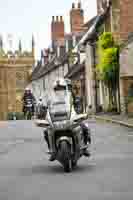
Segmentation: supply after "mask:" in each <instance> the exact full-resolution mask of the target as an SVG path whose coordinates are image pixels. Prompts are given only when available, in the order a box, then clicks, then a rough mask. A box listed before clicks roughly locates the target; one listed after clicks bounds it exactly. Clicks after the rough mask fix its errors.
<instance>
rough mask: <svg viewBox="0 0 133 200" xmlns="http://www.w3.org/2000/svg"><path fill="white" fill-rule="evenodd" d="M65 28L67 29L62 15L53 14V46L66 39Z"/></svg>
mask: <svg viewBox="0 0 133 200" xmlns="http://www.w3.org/2000/svg"><path fill="white" fill-rule="evenodd" d="M64 29H65V27H64V20H63V17H62V16H60V17H59V16H56V17H54V16H53V17H52V23H51V37H52V38H51V39H52V45H53V46H55V45H57V44H58V43H61V42H62V41H64V35H65V30H64ZM53 48H54V47H53Z"/></svg>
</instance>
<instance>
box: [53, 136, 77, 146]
mask: <svg viewBox="0 0 133 200" xmlns="http://www.w3.org/2000/svg"><path fill="white" fill-rule="evenodd" d="M62 141H67V142H68V143H69V144H70V145H72V144H73V142H72V138H70V137H67V136H62V137H60V138H59V139H58V140H57V141H56V145H57V147H58V146H59V144H60V143H61V142H62Z"/></svg>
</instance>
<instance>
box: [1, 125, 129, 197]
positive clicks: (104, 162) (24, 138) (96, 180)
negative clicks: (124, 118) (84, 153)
mask: <svg viewBox="0 0 133 200" xmlns="http://www.w3.org/2000/svg"><path fill="white" fill-rule="evenodd" d="M90 127H91V130H92V140H93V144H92V149H91V150H92V156H91V158H90V159H87V158H82V159H81V160H80V161H79V164H78V167H77V169H75V170H74V171H73V172H72V173H70V174H65V173H64V172H63V169H62V167H61V166H60V164H59V163H58V162H52V163H50V162H49V161H48V156H47V154H46V153H45V151H46V150H47V147H46V144H45V143H44V142H43V137H42V131H41V129H40V128H36V127H35V126H34V124H33V122H29V121H26V122H25V121H18V122H0V200H52V199H54V200H68V199H69V200H93V199H94V200H108V199H109V200H118V199H119V200H129V199H130V200H133V130H131V129H127V128H124V127H121V126H119V125H118V126H117V125H114V124H103V123H97V124H96V122H95V121H90Z"/></svg>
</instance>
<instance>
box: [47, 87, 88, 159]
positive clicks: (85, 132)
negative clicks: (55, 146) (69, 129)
mask: <svg viewBox="0 0 133 200" xmlns="http://www.w3.org/2000/svg"><path fill="white" fill-rule="evenodd" d="M59 87H63V86H61V85H59V83H57V84H55V86H54V94H55V97H54V100H58V101H61V100H62V98H64V96H61V95H60V92H59V90H58V88H59ZM69 100H70V101H71V117H74V116H75V115H77V114H76V112H75V110H74V105H73V98H72V96H71V98H70V99H69ZM47 114H48V113H47ZM46 118H48V115H47V117H46ZM80 127H81V129H82V132H83V137H84V145H85V146H86V145H87V144H88V142H89V143H91V137H90V132H89V128H88V126H87V125H86V123H85V122H81V123H80ZM44 138H45V140H46V142H47V145H48V149H49V151H50V152H51V156H50V159H49V160H50V161H54V160H55V157H56V155H55V154H54V153H53V152H52V151H51V150H50V141H49V135H48V130H47V129H45V130H44ZM84 156H87V157H89V156H90V153H89V151H88V149H87V148H85V150H84Z"/></svg>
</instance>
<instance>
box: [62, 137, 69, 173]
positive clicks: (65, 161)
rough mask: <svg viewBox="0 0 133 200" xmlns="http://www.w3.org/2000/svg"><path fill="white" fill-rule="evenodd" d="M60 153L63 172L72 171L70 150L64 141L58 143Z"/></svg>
mask: <svg viewBox="0 0 133 200" xmlns="http://www.w3.org/2000/svg"><path fill="white" fill-rule="evenodd" d="M60 153H61V155H62V159H63V162H62V164H63V167H64V172H71V171H72V160H71V149H70V145H69V144H68V143H67V142H66V141H62V142H61V143H60Z"/></svg>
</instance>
